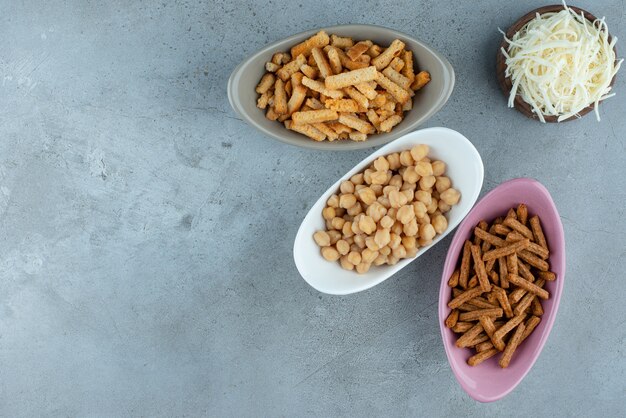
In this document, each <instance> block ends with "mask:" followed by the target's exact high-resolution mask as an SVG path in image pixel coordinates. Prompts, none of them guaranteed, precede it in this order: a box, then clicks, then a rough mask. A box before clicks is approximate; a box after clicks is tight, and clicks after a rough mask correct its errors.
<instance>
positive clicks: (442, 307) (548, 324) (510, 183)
mask: <svg viewBox="0 0 626 418" xmlns="http://www.w3.org/2000/svg"><path fill="white" fill-rule="evenodd" d="M518 184H532V186H533V187H536V189H537V190H536V192H537V193H541V194H542V195H543V196H544V197H545V198H546V201H547V202H548V205H549V208H550V211H552V212H553V213H555V214H556V215H557V216H556V227H557V230H558V234H556V235H557V236H555V237H550V239H551V240H558V243H556V244H553V245H555V246H562V248H563V256H562V258H560V259H559V260H558V261H559V262H560V263H559V267H560V271H561V273H560V276H559V277H558V281H557V282H558V283H557V285H556V290H555V292H554V293H553V297H554V302H553V307H552V311H553V312H554V314H553V315H551V316H550V317H549V318H548V319H547V320H546V321H545V322H544V323H545V326H544V327H545V328H544V329H545V330H547V331H544V333H543V334H542V335H541V339H540V340H539V342H538V344H537V347H538V349H537V350H536V352H534V353H533V354H532V355H531V356H530V358H529V363H528V366H527V367H526V369H525V370H524V371H523V373H521V374H520V375H519V377H518V378H517V379H515V381H514V382H513V384H512V385H510V386H509V387H508V388H507V389H506V390H505V391H503V392H501V393H499V394H498V395H496V396H493V397H489V396H484V395H481V394H479V393H476V392H475V391H472V390H471V389H470V388H468V387H467V385H466V384H465V382H464V381H463V380H462V379H460V377H459V375H458V371H457V369H456V368H455V367H454V366H453V362H452V361H451V359H450V356H451V353H450V348H453V349H454V348H456V347H449V345H448V344H447V343H446V336H445V333H446V332H447V330H448V328H447V327H446V325H445V320H446V318H447V312H446V309H447V308H448V306H447V301H446V300H444V299H443V293H444V290H445V289H447V288H448V277H447V274H446V273H447V272H446V270H447V269H446V267H447V266H448V264H449V263H450V262H451V259H452V258H453V260H452V261H454V263H455V264H456V261H457V259H458V254H452V247H454V246H455V245H454V244H455V243H456V242H457V241H459V240H460V239H461V238H462V237H461V235H460V234H461V231H463V230H464V229H465V228H466V227H467V224H469V223H470V221H469V220H470V218H471V215H472V213H473V212H474V211H476V208H477V207H479V206H480V205H481V203H482V202H483V201H485V200H488V199H493V196H494V195H497V194H499V193H502V192H503V191H504V189H507V188H510V187H515V186H517V185H518ZM566 269H567V254H566V247H565V234H564V230H563V223H562V222H561V218H560V216H559V212H558V209H557V207H556V204H555V202H554V199H552V196H551V195H550V192H549V191H548V189H547V188H546V187H545V186H544V185H543V184H541V182H539V181H538V180H536V179H534V178H528V177H520V178H514V179H511V180H507V181H504V182H503V183H500V184H499V185H497V186H496V187H494V188H493V189H492V190H491V191H489V192H488V193H487V194H486V195H485V196H483V197H482V199H480V200H478V201H477V203H476V204H475V205H474V207H472V209H471V210H470V211H469V212H468V213H467V215H466V216H465V218H464V219H463V221H462V222H460V223H459V225H458V226H457V230H456V232H455V234H454V236H453V237H452V241H451V242H450V246H449V247H448V253H447V254H446V259H445V261H444V266H443V270H442V274H441V283H440V285H439V300H438V305H439V306H438V322H439V330H440V332H441V340H442V343H443V346H444V351H445V352H446V358H447V360H448V364H449V365H450V368H451V369H452V373H453V374H454V377H455V379H456V380H457V382H458V383H459V385H460V386H461V388H462V389H463V390H464V391H465V392H466V393H467V394H468V395H469V396H470V397H471V398H473V399H474V400H477V401H479V402H495V401H497V400H500V399H502V398H504V397H505V396H507V395H508V394H509V393H511V392H512V391H513V390H514V389H515V388H516V387H517V386H518V385H519V384H520V383H521V381H522V380H524V378H525V377H526V375H527V374H528V373H529V372H530V370H531V369H532V368H533V366H534V364H535V362H536V361H537V359H538V358H539V355H540V354H541V352H542V351H543V348H544V346H545V344H546V342H547V340H548V337H549V336H550V333H551V332H552V328H553V326H554V322H555V320H556V316H557V314H558V310H559V305H560V302H561V296H562V294H563V288H564V287H565V276H566ZM542 322H543V318H542Z"/></svg>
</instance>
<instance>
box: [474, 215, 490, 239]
mask: <svg viewBox="0 0 626 418" xmlns="http://www.w3.org/2000/svg"><path fill="white" fill-rule="evenodd" d="M488 227H489V225H488V224H487V222H486V221H484V220H481V221H480V222H478V225H476V228H478V229H482V230H483V231H486V230H487V228H488ZM480 242H481V238H480V237H479V236H478V235H476V234H474V245H480Z"/></svg>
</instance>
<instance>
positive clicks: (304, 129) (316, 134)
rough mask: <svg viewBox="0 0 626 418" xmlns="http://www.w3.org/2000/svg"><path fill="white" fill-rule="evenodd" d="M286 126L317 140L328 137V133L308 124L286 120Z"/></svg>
mask: <svg viewBox="0 0 626 418" xmlns="http://www.w3.org/2000/svg"><path fill="white" fill-rule="evenodd" d="M285 127H286V128H287V129H289V130H292V131H296V132H298V133H301V134H303V135H306V136H308V137H309V138H311V139H314V140H315V141H323V140H324V139H326V135H324V134H323V133H322V132H320V131H319V130H317V129H315V128H314V127H312V126H311V125H308V124H298V123H295V122H293V121H291V120H286V121H285Z"/></svg>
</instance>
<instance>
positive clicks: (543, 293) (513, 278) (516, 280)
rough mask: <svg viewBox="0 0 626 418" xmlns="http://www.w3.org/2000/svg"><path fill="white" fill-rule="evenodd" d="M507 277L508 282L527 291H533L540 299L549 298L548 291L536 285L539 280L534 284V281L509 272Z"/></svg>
mask: <svg viewBox="0 0 626 418" xmlns="http://www.w3.org/2000/svg"><path fill="white" fill-rule="evenodd" d="M508 279H509V282H510V283H513V284H514V285H516V286H518V287H520V288H522V289H525V290H527V291H528V292H531V293H534V294H535V295H537V296H539V297H540V298H541V299H549V298H550V293H549V292H548V291H547V290H545V289H542V288H541V287H539V286H538V284H539V283H540V282H541V280H539V281H537V284H535V283H531V282H529V281H528V280H525V279H523V278H521V277H520V276H517V275H515V274H511V273H509V277H508Z"/></svg>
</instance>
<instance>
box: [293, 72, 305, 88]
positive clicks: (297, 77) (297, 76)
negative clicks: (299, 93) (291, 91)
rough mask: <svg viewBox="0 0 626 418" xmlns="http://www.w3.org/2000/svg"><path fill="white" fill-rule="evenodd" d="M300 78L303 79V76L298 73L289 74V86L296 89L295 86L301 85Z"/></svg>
mask: <svg viewBox="0 0 626 418" xmlns="http://www.w3.org/2000/svg"><path fill="white" fill-rule="evenodd" d="M302 77H304V74H302V73H301V72H300V71H298V72H297V73H293V74H291V85H292V86H293V88H296V87H297V86H300V85H301V84H302Z"/></svg>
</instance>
